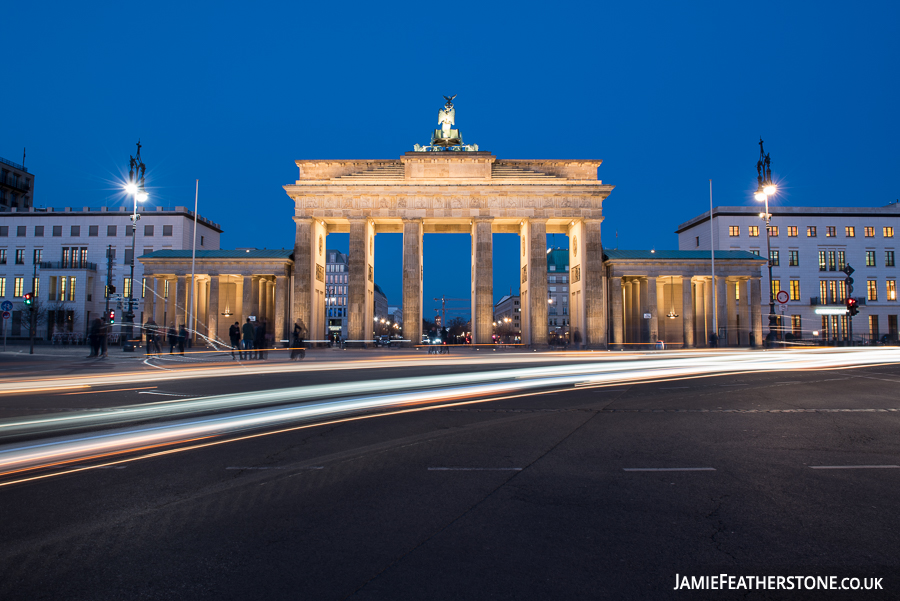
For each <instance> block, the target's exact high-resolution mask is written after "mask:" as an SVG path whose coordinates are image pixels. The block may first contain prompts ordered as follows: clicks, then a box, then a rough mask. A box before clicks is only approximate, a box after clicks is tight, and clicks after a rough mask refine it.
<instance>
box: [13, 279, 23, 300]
mask: <svg viewBox="0 0 900 601" xmlns="http://www.w3.org/2000/svg"><path fill="white" fill-rule="evenodd" d="M24 287H25V278H16V279H15V282H14V283H13V298H22V296H23V295H24V294H25V293H24V291H23V288H24Z"/></svg>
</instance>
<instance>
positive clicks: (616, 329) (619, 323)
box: [609, 276, 625, 348]
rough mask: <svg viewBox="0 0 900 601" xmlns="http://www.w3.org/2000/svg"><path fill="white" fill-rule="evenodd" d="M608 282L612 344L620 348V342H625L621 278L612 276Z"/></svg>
mask: <svg viewBox="0 0 900 601" xmlns="http://www.w3.org/2000/svg"><path fill="white" fill-rule="evenodd" d="M609 283H610V286H611V287H612V322H613V344H614V345H615V346H616V348H622V343H623V342H625V335H624V332H625V330H624V316H625V314H624V311H625V309H624V303H623V298H622V278H620V277H616V276H613V277H611V278H610V280H609Z"/></svg>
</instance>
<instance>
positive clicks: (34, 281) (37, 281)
mask: <svg viewBox="0 0 900 601" xmlns="http://www.w3.org/2000/svg"><path fill="white" fill-rule="evenodd" d="M31 291H32V292H34V296H35V298H36V297H37V295H39V294H40V293H41V278H31Z"/></svg>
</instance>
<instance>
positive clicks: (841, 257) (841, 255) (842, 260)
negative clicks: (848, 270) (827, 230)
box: [837, 250, 847, 271]
mask: <svg viewBox="0 0 900 601" xmlns="http://www.w3.org/2000/svg"><path fill="white" fill-rule="evenodd" d="M846 266H847V253H845V252H844V251H842V250H839V251H838V264H837V268H838V269H840V270H841V271H843V269H844V267H846Z"/></svg>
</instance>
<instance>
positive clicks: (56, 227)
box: [53, 225, 62, 238]
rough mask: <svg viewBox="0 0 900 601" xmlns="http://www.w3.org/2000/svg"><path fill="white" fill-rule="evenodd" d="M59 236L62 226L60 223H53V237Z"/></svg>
mask: <svg viewBox="0 0 900 601" xmlns="http://www.w3.org/2000/svg"><path fill="white" fill-rule="evenodd" d="M60 236H62V226H61V225H54V226H53V237H54V238H59V237H60Z"/></svg>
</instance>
